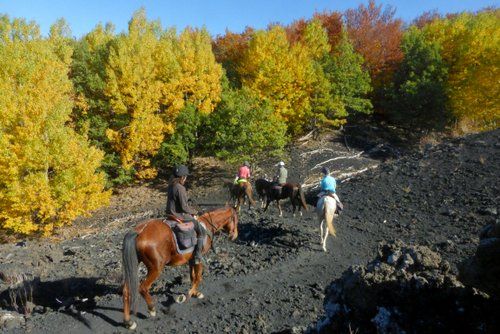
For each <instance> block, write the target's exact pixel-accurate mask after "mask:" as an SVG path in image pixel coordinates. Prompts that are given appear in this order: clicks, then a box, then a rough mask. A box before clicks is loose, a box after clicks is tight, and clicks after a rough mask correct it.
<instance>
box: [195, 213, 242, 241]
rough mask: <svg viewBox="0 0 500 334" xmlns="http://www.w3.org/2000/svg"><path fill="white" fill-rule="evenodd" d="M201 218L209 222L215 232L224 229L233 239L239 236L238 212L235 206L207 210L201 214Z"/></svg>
mask: <svg viewBox="0 0 500 334" xmlns="http://www.w3.org/2000/svg"><path fill="white" fill-rule="evenodd" d="M200 220H202V221H204V222H206V223H208V226H209V227H211V229H212V230H213V231H212V232H213V233H216V232H218V231H221V230H222V231H225V232H226V233H227V234H228V235H229V238H230V239H231V240H232V241H234V240H236V238H238V213H237V212H236V209H235V208H233V207H226V208H222V209H217V210H214V211H210V212H206V213H204V214H203V215H201V216H200Z"/></svg>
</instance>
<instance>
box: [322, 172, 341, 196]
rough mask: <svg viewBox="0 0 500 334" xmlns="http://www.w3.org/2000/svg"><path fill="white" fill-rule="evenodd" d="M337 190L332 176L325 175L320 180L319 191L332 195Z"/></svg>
mask: <svg viewBox="0 0 500 334" xmlns="http://www.w3.org/2000/svg"><path fill="white" fill-rule="evenodd" d="M335 188H337V181H335V178H334V177H333V176H330V175H327V176H325V177H324V178H323V179H322V180H321V190H322V191H329V192H332V193H334V192H335Z"/></svg>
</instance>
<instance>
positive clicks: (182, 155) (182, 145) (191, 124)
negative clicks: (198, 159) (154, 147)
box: [155, 104, 205, 168]
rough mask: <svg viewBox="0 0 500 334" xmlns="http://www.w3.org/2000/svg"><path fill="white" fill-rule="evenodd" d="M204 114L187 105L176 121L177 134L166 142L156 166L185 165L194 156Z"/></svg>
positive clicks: (160, 151) (157, 158) (159, 153)
mask: <svg viewBox="0 0 500 334" xmlns="http://www.w3.org/2000/svg"><path fill="white" fill-rule="evenodd" d="M204 116H205V115H204V114H203V113H201V112H200V111H198V109H197V108H196V107H195V106H194V105H192V104H187V105H186V106H185V107H184V109H183V110H181V111H180V112H179V115H178V116H177V118H176V120H175V132H174V133H173V134H172V135H171V136H170V137H169V138H167V140H165V141H164V142H163V143H162V144H161V147H160V150H159V151H158V154H157V155H156V157H155V166H157V167H159V168H165V167H171V166H175V165H177V164H184V163H187V162H188V161H189V159H190V158H191V157H192V156H193V153H194V150H195V149H196V148H197V146H198V128H199V126H200V124H201V122H202V120H203V118H204Z"/></svg>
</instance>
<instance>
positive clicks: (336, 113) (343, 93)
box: [322, 31, 373, 119]
mask: <svg viewBox="0 0 500 334" xmlns="http://www.w3.org/2000/svg"><path fill="white" fill-rule="evenodd" d="M322 65H323V71H324V73H325V76H326V78H327V79H328V82H330V85H331V86H330V94H331V95H332V96H333V97H335V98H336V99H334V101H338V102H340V103H341V105H339V103H338V102H337V108H336V109H333V110H331V113H332V115H329V117H328V118H334V119H345V117H347V115H349V114H353V113H364V114H369V113H371V112H372V108H373V107H372V104H371V102H370V100H369V99H368V98H367V94H368V93H369V92H370V91H371V90H372V87H371V80H370V76H369V74H368V72H367V71H366V70H364V69H363V57H362V56H361V55H359V54H358V53H356V52H355V51H354V48H353V46H352V44H351V43H350V41H349V38H348V36H347V33H346V32H345V31H343V32H342V36H341V38H340V40H339V42H338V44H337V45H336V46H335V47H334V49H333V50H332V54H331V55H327V56H325V57H324V58H323V60H322Z"/></svg>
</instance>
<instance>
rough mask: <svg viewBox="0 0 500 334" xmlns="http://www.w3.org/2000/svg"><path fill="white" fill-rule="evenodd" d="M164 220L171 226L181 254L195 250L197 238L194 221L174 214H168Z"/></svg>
mask: <svg viewBox="0 0 500 334" xmlns="http://www.w3.org/2000/svg"><path fill="white" fill-rule="evenodd" d="M163 222H164V223H165V224H167V225H168V226H170V229H171V230H172V232H173V237H174V241H175V245H176V248H177V252H178V253H179V254H185V253H190V252H192V251H193V250H194V246H196V244H197V238H196V232H195V230H194V223H193V222H184V221H182V220H181V219H179V218H177V217H175V216H172V215H168V216H167V218H166V219H165V220H163Z"/></svg>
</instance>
